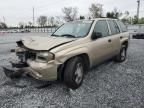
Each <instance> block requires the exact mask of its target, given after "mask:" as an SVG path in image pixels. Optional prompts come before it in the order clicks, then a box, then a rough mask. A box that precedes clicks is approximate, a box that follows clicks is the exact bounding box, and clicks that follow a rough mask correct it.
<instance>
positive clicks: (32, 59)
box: [3, 41, 57, 81]
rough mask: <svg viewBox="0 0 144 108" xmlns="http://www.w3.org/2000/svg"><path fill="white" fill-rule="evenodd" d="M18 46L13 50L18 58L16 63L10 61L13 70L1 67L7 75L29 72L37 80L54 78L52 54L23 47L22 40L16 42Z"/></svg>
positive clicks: (55, 73)
mask: <svg viewBox="0 0 144 108" xmlns="http://www.w3.org/2000/svg"><path fill="white" fill-rule="evenodd" d="M17 45H18V48H17V49H16V50H15V53H16V55H17V56H18V58H19V62H18V63H12V62H11V64H12V67H13V70H10V69H7V68H3V69H4V72H5V74H6V76H7V77H10V78H14V77H18V76H22V74H23V73H26V74H29V75H30V76H32V77H34V78H35V79H39V80H47V81H51V80H56V79H57V72H56V71H57V65H56V64H55V62H54V58H55V56H54V54H52V53H50V52H48V51H41V50H40V51H36V50H32V49H29V48H27V47H25V45H24V44H23V41H18V42H17Z"/></svg>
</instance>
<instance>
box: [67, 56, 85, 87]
mask: <svg viewBox="0 0 144 108" xmlns="http://www.w3.org/2000/svg"><path fill="white" fill-rule="evenodd" d="M78 69H79V70H78ZM78 74H79V75H78ZM83 79H84V63H83V60H82V58H80V57H75V58H72V59H70V60H69V61H68V62H67V63H66V67H65V70H64V82H65V84H66V86H67V87H68V88H71V89H73V90H75V89H77V88H79V87H80V86H81V84H82V82H83Z"/></svg>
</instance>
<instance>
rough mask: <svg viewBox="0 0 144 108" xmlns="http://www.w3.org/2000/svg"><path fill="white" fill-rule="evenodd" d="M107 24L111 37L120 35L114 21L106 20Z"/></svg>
mask: <svg viewBox="0 0 144 108" xmlns="http://www.w3.org/2000/svg"><path fill="white" fill-rule="evenodd" d="M108 23H109V26H110V30H111V35H115V34H118V33H120V29H119V27H118V26H117V24H116V22H115V21H114V20H108Z"/></svg>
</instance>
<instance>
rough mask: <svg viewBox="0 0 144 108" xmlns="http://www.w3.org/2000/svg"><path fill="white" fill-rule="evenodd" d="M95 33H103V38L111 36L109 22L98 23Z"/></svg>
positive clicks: (101, 21)
mask: <svg viewBox="0 0 144 108" xmlns="http://www.w3.org/2000/svg"><path fill="white" fill-rule="evenodd" d="M94 32H95V33H101V34H102V37H105V36H109V29H108V25H107V22H106V21H105V20H100V21H97V23H96V26H95V28H94Z"/></svg>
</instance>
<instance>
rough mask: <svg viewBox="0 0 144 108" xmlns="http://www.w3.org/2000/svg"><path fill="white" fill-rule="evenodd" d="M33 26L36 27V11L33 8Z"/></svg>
mask: <svg viewBox="0 0 144 108" xmlns="http://www.w3.org/2000/svg"><path fill="white" fill-rule="evenodd" d="M33 26H35V9H34V7H33Z"/></svg>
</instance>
